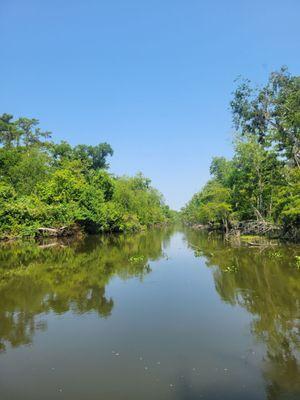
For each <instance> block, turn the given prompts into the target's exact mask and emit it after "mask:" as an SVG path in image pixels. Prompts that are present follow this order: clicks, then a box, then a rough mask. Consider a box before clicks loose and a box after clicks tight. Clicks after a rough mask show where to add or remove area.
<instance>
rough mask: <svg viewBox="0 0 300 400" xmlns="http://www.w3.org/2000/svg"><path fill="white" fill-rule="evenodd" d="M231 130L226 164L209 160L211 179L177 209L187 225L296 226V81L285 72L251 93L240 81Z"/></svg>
mask: <svg viewBox="0 0 300 400" xmlns="http://www.w3.org/2000/svg"><path fill="white" fill-rule="evenodd" d="M231 108H232V114H233V121H234V124H235V128H236V130H237V134H236V138H235V141H234V156H233V159H232V160H226V159H225V158H224V157H215V158H214V159H213V160H212V164H211V168H210V172H211V175H212V179H211V180H210V181H209V182H208V183H207V184H206V185H205V186H204V188H203V189H202V190H201V191H200V192H199V193H196V194H195V195H194V196H193V198H192V199H191V200H190V202H189V203H188V204H187V205H186V207H185V208H184V209H183V210H182V216H183V219H184V220H185V221H186V222H188V223H191V224H199V223H200V224H210V225H212V226H214V227H221V228H223V229H224V230H227V229H228V227H230V225H232V224H234V223H235V222H236V221H245V220H253V219H259V220H264V221H269V222H271V223H275V224H278V225H279V226H281V228H282V232H283V233H284V234H290V235H292V236H293V237H297V235H299V226H300V77H299V76H291V75H290V74H289V73H288V71H287V70H286V69H285V68H282V69H281V70H280V71H279V72H274V73H272V74H271V75H270V77H269V80H268V82H267V84H266V85H265V86H264V87H262V88H258V89H253V88H252V87H251V85H250V82H249V81H242V82H240V84H239V85H238V87H237V89H236V91H235V92H234V96H233V100H232V102H231Z"/></svg>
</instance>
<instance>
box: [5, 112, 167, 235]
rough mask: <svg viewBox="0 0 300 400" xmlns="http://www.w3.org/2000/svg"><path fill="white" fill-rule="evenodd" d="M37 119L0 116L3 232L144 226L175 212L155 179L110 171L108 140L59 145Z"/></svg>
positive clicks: (96, 229) (134, 227) (163, 219)
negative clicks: (120, 174)
mask: <svg viewBox="0 0 300 400" xmlns="http://www.w3.org/2000/svg"><path fill="white" fill-rule="evenodd" d="M50 138H51V134H50V132H43V131H42V130H41V129H40V128H39V126H38V121H37V120H36V119H28V118H19V119H17V120H14V119H13V116H12V115H8V114H3V115H2V116H0V144H1V147H0V236H1V237H15V236H24V235H25V236H26V235H29V236H33V235H35V234H36V232H37V229H38V228H40V227H46V228H47V227H54V228H55V227H61V226H67V227H74V226H77V227H81V229H84V230H85V231H87V232H103V231H126V230H139V229H141V228H144V227H148V226H151V225H153V224H158V223H164V222H166V221H167V220H168V218H169V217H170V216H171V212H170V210H169V208H168V207H167V206H166V205H165V204H164V202H163V199H162V196H161V194H160V193H159V192H158V191H157V190H155V189H154V188H153V187H152V186H151V185H150V180H149V179H147V178H145V177H144V176H143V175H141V174H138V175H136V176H135V177H132V178H129V177H115V176H113V175H112V174H110V173H108V172H107V168H108V164H107V157H108V156H112V154H113V150H112V148H111V147H110V145H109V144H107V143H101V144H99V145H97V146H87V145H77V146H75V147H72V146H71V145H70V144H69V143H67V142H60V143H54V142H53V141H51V140H50Z"/></svg>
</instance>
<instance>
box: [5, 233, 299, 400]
mask: <svg viewBox="0 0 300 400" xmlns="http://www.w3.org/2000/svg"><path fill="white" fill-rule="evenodd" d="M297 252H298V253H297ZM297 255H299V247H297V246H283V245H279V246H274V247H271V248H270V247H269V248H249V247H246V246H240V247H237V246H236V247H235V246H230V245H229V244H226V243H224V242H223V241H222V238H220V237H213V236H207V235H206V234H204V233H201V232H197V231H192V230H188V229H181V228H178V229H175V228H174V229H173V228H172V229H171V228H170V229H165V230H153V231H149V232H146V233H141V234H137V235H128V236H114V237H105V238H104V237H88V238H86V239H84V240H81V241H76V242H72V243H69V244H60V245H59V246H55V247H48V248H47V247H39V246H38V245H36V244H35V245H33V244H24V245H22V246H11V247H5V248H3V249H2V250H0V398H1V400H41V399H42V400H48V399H49V400H53V399H66V400H83V399H84V400H100V399H105V400H118V399H130V400H141V399H164V400H165V399H166V400H168V399H178V400H179V399H202V398H203V399H212V400H215V399H216V400H217V399H218V400H219V399H220V400H226V399H228V400H235V399H243V400H247V399H249V400H250V399H251V400H253V399H272V400H273V399H298V400H299V399H300V270H298V269H297V268H296V256H297Z"/></svg>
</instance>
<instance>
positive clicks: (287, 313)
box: [186, 230, 300, 400]
mask: <svg viewBox="0 0 300 400" xmlns="http://www.w3.org/2000/svg"><path fill="white" fill-rule="evenodd" d="M186 239H187V242H188V245H189V246H190V247H192V248H193V249H194V250H195V252H196V254H197V255H203V256H204V257H205V258H206V264H207V265H208V266H209V267H211V268H214V270H213V276H214V281H215V286H216V290H217V292H218V293H219V295H220V297H221V298H222V300H223V301H225V302H228V303H230V304H232V305H236V304H238V305H240V306H241V307H243V308H245V309H246V310H247V311H248V312H249V313H251V314H252V315H253V322H252V324H251V330H252V332H253V334H254V335H255V336H256V338H258V339H259V340H260V341H261V342H263V343H264V344H265V345H266V359H265V360H264V361H265V370H264V377H265V379H266V382H267V395H268V398H269V399H272V400H273V399H279V398H283V396H285V395H287V394H289V393H290V394H291V395H292V394H293V393H297V394H298V396H299V393H300V273H299V271H297V270H296V269H295V268H293V265H294V264H295V256H296V254H297V250H298V248H297V247H296V246H274V247H271V248H268V249H264V250H261V249H258V248H249V247H246V246H242V247H232V246H230V245H229V244H225V243H224V242H223V241H222V240H221V239H220V238H219V237H217V236H211V237H207V235H206V234H205V233H201V232H196V231H190V230H189V231H187V232H186Z"/></svg>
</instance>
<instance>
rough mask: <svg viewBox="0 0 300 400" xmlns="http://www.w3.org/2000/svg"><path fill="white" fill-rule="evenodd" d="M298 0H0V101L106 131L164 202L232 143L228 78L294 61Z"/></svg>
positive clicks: (203, 176)
mask: <svg viewBox="0 0 300 400" xmlns="http://www.w3.org/2000/svg"><path fill="white" fill-rule="evenodd" d="M299 15H300V1H299V0H285V1H283V0H280V1H278V0H260V1H258V0H251V1H250V0H249V1H244V0H202V1H201V0H185V1H183V0H181V1H179V0H172V1H170V0H148V1H145V0H106V1H101V0H97V1H96V0H80V1H79V0H59V1H58V0H51V1H50V0H48V1H47V0H44V1H40V0H1V1H0V21H1V23H0V40H1V53H0V54H1V56H0V57H1V62H0V77H1V78H0V79H1V86H0V88H1V91H0V112H9V113H12V114H14V115H15V116H16V117H18V116H28V117H36V118H38V119H39V120H40V122H41V126H42V128H44V129H47V130H51V131H52V132H53V133H54V139H55V140H61V139H64V140H68V141H70V142H71V143H72V144H77V143H89V144H96V143H99V142H103V141H107V142H109V143H110V144H111V145H112V147H113V149H114V151H115V154H114V156H113V158H112V159H111V162H110V164H111V171H112V172H114V173H117V174H130V175H132V174H134V173H136V172H138V171H142V172H143V173H144V174H145V175H146V176H148V177H150V178H151V179H152V182H153V184H154V186H156V187H157V188H158V189H159V190H160V191H161V192H162V193H163V194H164V196H165V198H166V201H167V203H168V204H169V205H170V206H171V207H173V208H177V209H178V208H180V207H181V206H183V205H184V203H185V202H186V201H188V200H189V198H190V197H191V196H192V194H193V193H194V192H195V191H197V190H199V188H200V187H201V186H202V185H203V184H204V183H205V181H206V180H207V179H208V178H209V164H210V160H211V158H212V157H213V156H214V155H225V156H230V155H231V153H232V149H231V140H232V126H231V117H230V110H229V106H228V104H229V101H230V98H231V92H232V91H233V88H234V79H235V78H236V77H237V76H238V75H243V76H245V77H248V78H250V79H252V80H253V81H255V82H256V83H262V82H264V81H265V79H266V78H267V76H268V74H269V72H270V71H272V70H274V69H278V68H279V67H280V66H281V65H283V64H285V65H287V66H288V67H289V69H290V71H291V72H292V73H293V74H299V72H300V57H299V50H300V29H299Z"/></svg>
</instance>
